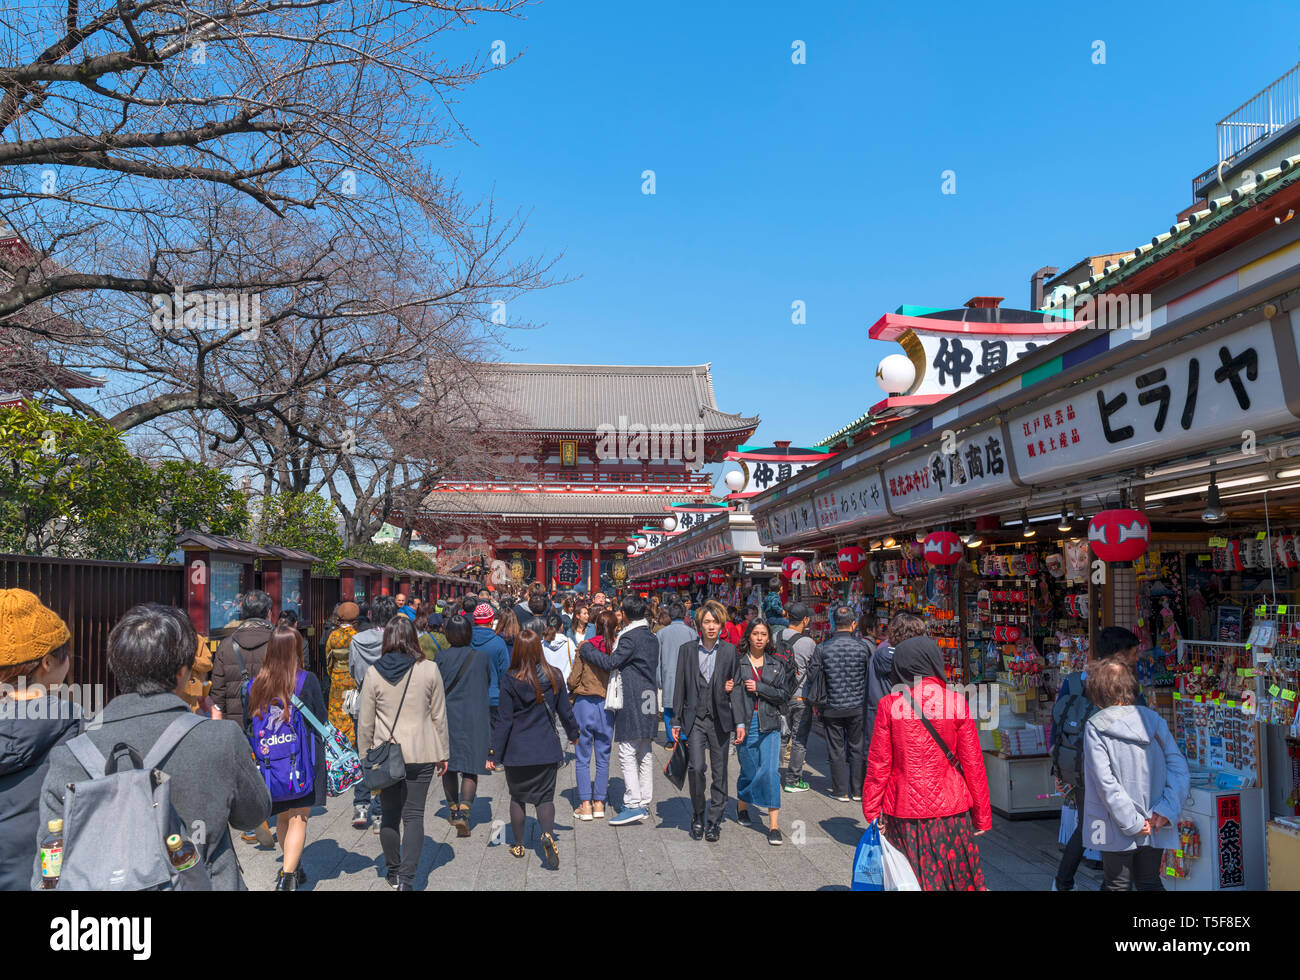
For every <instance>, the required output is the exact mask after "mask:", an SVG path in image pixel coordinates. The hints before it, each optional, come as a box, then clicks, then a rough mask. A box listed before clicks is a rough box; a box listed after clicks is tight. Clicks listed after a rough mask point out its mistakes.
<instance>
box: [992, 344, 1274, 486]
mask: <svg viewBox="0 0 1300 980" xmlns="http://www.w3.org/2000/svg"><path fill="white" fill-rule="evenodd" d="M1162 354H1163V356H1162V357H1160V358H1159V359H1156V360H1153V361H1150V362H1148V363H1146V364H1144V365H1143V366H1142V367H1141V368H1140V369H1139V370H1136V371H1130V372H1127V373H1124V374H1120V375H1118V376H1117V377H1113V378H1109V377H1108V378H1107V380H1105V381H1104V382H1103V383H1101V384H1094V385H1091V386H1086V385H1081V386H1079V387H1078V389H1077V390H1076V391H1075V392H1074V393H1072V394H1071V395H1070V396H1069V397H1066V398H1061V399H1057V400H1054V401H1051V402H1048V403H1046V404H1042V405H1041V406H1040V407H1037V408H1035V409H1034V410H1033V411H1023V412H1021V413H1017V414H1015V415H1013V416H1012V417H1011V421H1010V429H1011V438H1012V451H1013V452H1014V454H1015V460H1016V470H1017V472H1018V474H1019V476H1020V478H1021V479H1022V480H1024V481H1025V482H1029V483H1035V484H1042V483H1050V482H1052V481H1054V480H1058V479H1061V478H1063V477H1067V476H1078V475H1080V474H1082V473H1085V472H1088V471H1095V470H1098V469H1103V468H1104V469H1108V470H1109V469H1115V468H1117V467H1123V466H1127V465H1131V464H1134V463H1141V462H1147V461H1154V460H1159V459H1167V458H1170V457H1173V456H1177V455H1179V454H1180V453H1181V452H1184V451H1189V450H1195V449H1197V448H1198V447H1201V446H1204V445H1206V444H1209V443H1215V442H1233V441H1238V440H1241V439H1242V438H1243V436H1242V433H1243V431H1244V430H1246V429H1254V430H1260V431H1262V430H1266V429H1268V428H1270V427H1273V426H1277V425H1280V424H1282V423H1285V422H1287V421H1291V420H1292V419H1293V416H1292V415H1291V413H1290V412H1289V411H1288V410H1287V404H1286V395H1285V393H1284V392H1283V390H1282V377H1281V370H1280V367H1279V365H1278V354H1277V350H1276V347H1275V345H1274V343H1273V335H1272V329H1271V327H1270V326H1269V324H1268V323H1267V322H1266V321H1261V322H1260V323H1256V324H1255V325H1253V326H1250V327H1246V328H1245V329H1243V330H1239V331H1236V332H1234V333H1231V334H1228V335H1225V336H1223V337H1221V338H1219V339H1217V340H1214V341H1210V342H1208V343H1204V344H1201V345H1200V346H1197V347H1193V348H1191V349H1190V350H1184V349H1183V347H1182V345H1181V344H1179V345H1170V346H1169V347H1168V348H1167V349H1166V350H1165V351H1163V352H1162Z"/></svg>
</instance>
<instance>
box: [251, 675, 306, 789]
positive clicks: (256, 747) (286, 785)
mask: <svg viewBox="0 0 1300 980" xmlns="http://www.w3.org/2000/svg"><path fill="white" fill-rule="evenodd" d="M306 680H307V672H306V671H303V670H300V671H298V682H297V684H295V685H294V692H293V693H294V694H295V695H298V696H299V697H301V695H302V686H303V684H304V683H305V682H306ZM252 689H253V681H252V680H251V679H250V680H249V681H248V685H247V687H246V688H245V690H244V696H245V697H247V696H248V695H249V693H250V692H251V691H252ZM285 714H286V711H285V706H284V705H282V704H281V703H280V702H279V700H276V701H273V702H272V703H271V706H270V707H269V708H268V709H266V713H265V714H260V715H254V716H253V717H252V718H251V719H249V722H248V742H249V744H250V745H251V746H252V748H253V758H254V760H255V761H256V762H257V768H258V771H259V772H261V774H262V779H263V781H264V782H265V783H266V788H267V789H268V790H270V793H271V801H272V802H274V803H282V802H283V801H285V800H296V799H297V798H298V797H300V796H307V795H308V794H310V793H311V792H312V791H313V790H314V789H315V788H316V738H315V733H314V732H313V731H312V729H311V728H310V726H309V725H308V723H307V719H306V718H305V717H304V716H303V713H302V712H301V711H294V712H292V720H288V719H286V717H285Z"/></svg>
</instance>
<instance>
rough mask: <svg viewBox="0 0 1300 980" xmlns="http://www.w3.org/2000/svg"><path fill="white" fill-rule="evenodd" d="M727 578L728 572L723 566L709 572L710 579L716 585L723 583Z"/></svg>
mask: <svg viewBox="0 0 1300 980" xmlns="http://www.w3.org/2000/svg"><path fill="white" fill-rule="evenodd" d="M726 580H727V573H726V572H724V571H723V570H722V569H721V568H715V569H714V570H713V571H711V572H709V581H710V582H712V583H713V584H714V585H721V584H722V583H723V582H725V581H726Z"/></svg>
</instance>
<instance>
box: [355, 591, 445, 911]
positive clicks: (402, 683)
mask: <svg viewBox="0 0 1300 980" xmlns="http://www.w3.org/2000/svg"><path fill="white" fill-rule="evenodd" d="M357 741H358V743H359V747H360V750H361V754H362V756H363V757H364V756H365V754H366V753H367V752H369V751H370V750H371V749H372V748H374V747H375V746H376V745H378V744H379V743H381V742H385V741H391V742H396V743H397V744H398V745H399V746H400V747H401V750H402V761H403V762H405V763H406V778H405V779H402V780H399V781H398V782H396V783H394V784H393V785H391V786H389V787H387V788H385V789H384V790H383V791H381V792H380V794H379V798H380V803H381V806H382V814H383V815H382V816H381V817H380V823H379V843H380V846H382V847H383V849H384V860H385V862H387V865H388V871H387V873H386V877H387V879H388V884H389V886H390V887H392V888H394V889H396V890H397V891H403V892H409V891H414V890H415V869H416V868H418V867H419V866H420V853H421V851H422V850H423V849H424V806H425V803H426V802H427V801H428V798H429V784H430V783H432V782H433V778H434V776H439V777H441V776H442V774H443V773H445V772H446V771H447V759H448V756H449V754H450V747H449V746H450V741H451V740H450V738H449V737H448V734H447V699H446V691H445V690H444V688H443V680H442V672H441V671H440V670H439V669H438V667H437V665H436V664H435V663H434V662H433V661H432V660H428V659H426V658H425V656H424V651H423V650H421V649H420V640H419V637H417V636H416V633H415V626H414V625H412V623H411V621H410V620H409V619H408V618H407V617H405V616H394V617H393V618H392V619H391V620H389V621H388V625H387V626H385V627H384V640H383V655H382V656H381V657H380V658H379V659H378V660H376V661H375V662H374V663H373V664H371V665H370V668H369V669H368V670H367V671H366V674H365V677H364V678H362V681H361V719H360V727H359V728H358V729H357ZM399 826H400V832H399Z"/></svg>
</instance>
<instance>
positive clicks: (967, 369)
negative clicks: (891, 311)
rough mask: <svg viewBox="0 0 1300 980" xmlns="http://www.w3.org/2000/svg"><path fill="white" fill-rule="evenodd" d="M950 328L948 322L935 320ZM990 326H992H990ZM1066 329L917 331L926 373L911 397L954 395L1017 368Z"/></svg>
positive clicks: (1057, 338) (914, 332) (1058, 338)
mask: <svg viewBox="0 0 1300 980" xmlns="http://www.w3.org/2000/svg"><path fill="white" fill-rule="evenodd" d="M936 323H937V324H943V325H945V326H946V325H947V321H942V320H939V321H936ZM989 326H990V327H992V326H993V325H992V324H990V325H989ZM1065 332H1068V331H1067V329H1063V328H1058V329H1057V330H1055V331H1052V332H1050V333H1041V334H1010V335H1008V334H997V333H984V334H976V333H953V332H948V331H943V332H940V331H934V332H931V331H927V330H920V329H916V330H913V331H912V333H913V334H914V335H915V337H916V339H917V340H919V341H920V342H921V348H922V349H923V350H924V352H925V354H924V357H925V370H924V372H923V373H922V375H921V377H920V378H919V379H918V383H917V385H916V386H915V388H914V389H913V390H911V391H909V392H908V394H909V395H951V394H953V393H955V392H957V391H959V390H961V389H962V388H965V387H968V386H970V385H972V384H974V383H975V382H977V381H983V380H984V378H986V377H988V376H989V375H990V374H993V373H994V372H997V371H1001V370H1002V369H1003V368H1006V367H1007V366H1009V365H1014V364H1015V362H1016V361H1019V360H1020V359H1021V358H1024V357H1028V356H1029V355H1030V354H1032V353H1033V352H1034V351H1035V350H1037V349H1038V348H1039V347H1045V346H1047V345H1048V344H1050V343H1052V341H1054V340H1060V339H1061V336H1062V334H1063V333H1065Z"/></svg>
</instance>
